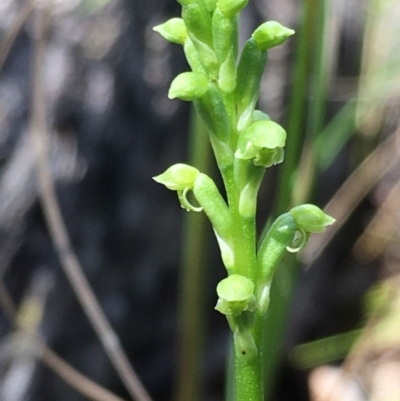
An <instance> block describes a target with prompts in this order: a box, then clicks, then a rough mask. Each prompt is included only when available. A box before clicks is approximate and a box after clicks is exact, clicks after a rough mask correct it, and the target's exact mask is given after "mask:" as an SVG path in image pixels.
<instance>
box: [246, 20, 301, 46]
mask: <svg viewBox="0 0 400 401" xmlns="http://www.w3.org/2000/svg"><path fill="white" fill-rule="evenodd" d="M292 35H294V30H293V29H289V28H286V27H284V26H283V25H281V24H280V23H279V22H276V21H267V22H264V23H263V24H262V25H260V26H259V27H258V28H257V29H256V30H255V31H254V33H253V35H252V37H253V39H254V40H255V42H256V44H257V46H258V48H259V49H260V50H263V51H266V50H268V49H271V48H272V47H275V46H279V45H281V44H283V43H284V42H285V41H286V39H287V38H288V37H290V36H292Z"/></svg>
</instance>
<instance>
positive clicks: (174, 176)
mask: <svg viewBox="0 0 400 401" xmlns="http://www.w3.org/2000/svg"><path fill="white" fill-rule="evenodd" d="M199 174H200V171H199V170H197V168H194V167H192V166H189V165H187V164H183V163H178V164H174V165H173V166H171V167H170V168H168V169H167V170H166V171H164V173H162V174H160V175H157V176H156V177H153V180H154V181H156V182H158V183H159V184H162V185H165V186H166V187H167V188H168V189H170V190H172V191H182V190H184V189H186V188H188V189H193V185H194V181H195V179H196V177H197V176H198V175H199Z"/></svg>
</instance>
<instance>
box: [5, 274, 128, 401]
mask: <svg viewBox="0 0 400 401" xmlns="http://www.w3.org/2000/svg"><path fill="white" fill-rule="evenodd" d="M0 305H1V307H2V308H3V311H4V312H5V314H6V316H7V318H8V319H9V320H10V322H11V323H12V324H13V326H14V327H15V328H16V329H17V330H20V331H23V329H22V327H20V325H19V324H18V319H17V310H16V307H15V304H14V302H13V300H12V299H11V297H10V294H9V293H8V291H7V289H6V288H5V287H4V283H3V282H2V281H0ZM32 334H33V337H32V341H33V342H34V343H35V346H36V348H37V349H38V351H37V354H38V356H39V358H40V359H41V360H42V362H43V363H45V364H46V365H47V366H48V367H49V368H50V369H52V370H53V371H54V372H55V373H56V374H57V375H59V376H60V377H61V378H62V379H63V380H64V381H65V382H66V383H68V384H69V385H70V386H71V387H72V388H74V389H76V390H77V391H78V392H79V393H81V394H82V395H84V396H85V397H87V398H88V399H90V400H93V401H124V400H123V399H122V398H120V397H118V396H116V395H115V394H113V393H111V392H110V391H109V390H107V389H105V388H104V387H102V386H100V385H98V384H97V383H95V382H94V381H92V380H90V379H88V378H87V377H85V376H84V375H83V374H82V373H80V372H78V371H77V370H76V369H75V368H73V367H72V366H71V365H69V364H68V363H67V362H66V361H64V360H63V359H62V358H61V357H60V356H59V355H57V354H56V353H55V352H54V351H53V350H52V349H51V348H49V347H48V346H47V345H46V344H45V343H43V342H42V341H41V340H40V339H39V338H38V337H37V335H36V333H29V335H30V336H32Z"/></svg>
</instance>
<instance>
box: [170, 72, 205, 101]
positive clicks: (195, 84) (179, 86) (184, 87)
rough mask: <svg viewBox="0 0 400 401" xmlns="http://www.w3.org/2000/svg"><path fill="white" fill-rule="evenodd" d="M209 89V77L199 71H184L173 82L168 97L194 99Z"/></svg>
mask: <svg viewBox="0 0 400 401" xmlns="http://www.w3.org/2000/svg"><path fill="white" fill-rule="evenodd" d="M207 90H208V81H207V78H206V77H205V76H204V75H202V74H200V73H197V72H183V73H182V74H179V75H178V76H177V77H176V78H175V79H174V80H173V81H172V83H171V87H170V88H169V92H168V97H169V98H170V99H175V98H179V99H182V100H187V101H190V100H194V99H198V98H200V97H202V96H203V95H205V94H206V92H207Z"/></svg>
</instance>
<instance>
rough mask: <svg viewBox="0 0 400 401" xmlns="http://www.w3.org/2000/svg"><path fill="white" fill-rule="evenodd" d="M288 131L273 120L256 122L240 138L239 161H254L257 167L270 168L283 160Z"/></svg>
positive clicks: (237, 153)
mask: <svg viewBox="0 0 400 401" xmlns="http://www.w3.org/2000/svg"><path fill="white" fill-rule="evenodd" d="M285 141H286V131H285V130H284V129H283V128H282V127H281V126H280V125H279V124H277V123H275V122H273V121H271V120H261V121H256V122H254V123H253V124H251V125H250V126H249V127H248V128H246V129H245V130H244V131H243V132H242V133H241V134H240V136H239V141H238V149H237V151H236V153H235V157H236V158H237V159H242V160H249V159H253V162H254V164H255V165H256V166H264V167H270V166H272V165H275V164H278V163H281V162H282V160H283V147H284V146H285Z"/></svg>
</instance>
